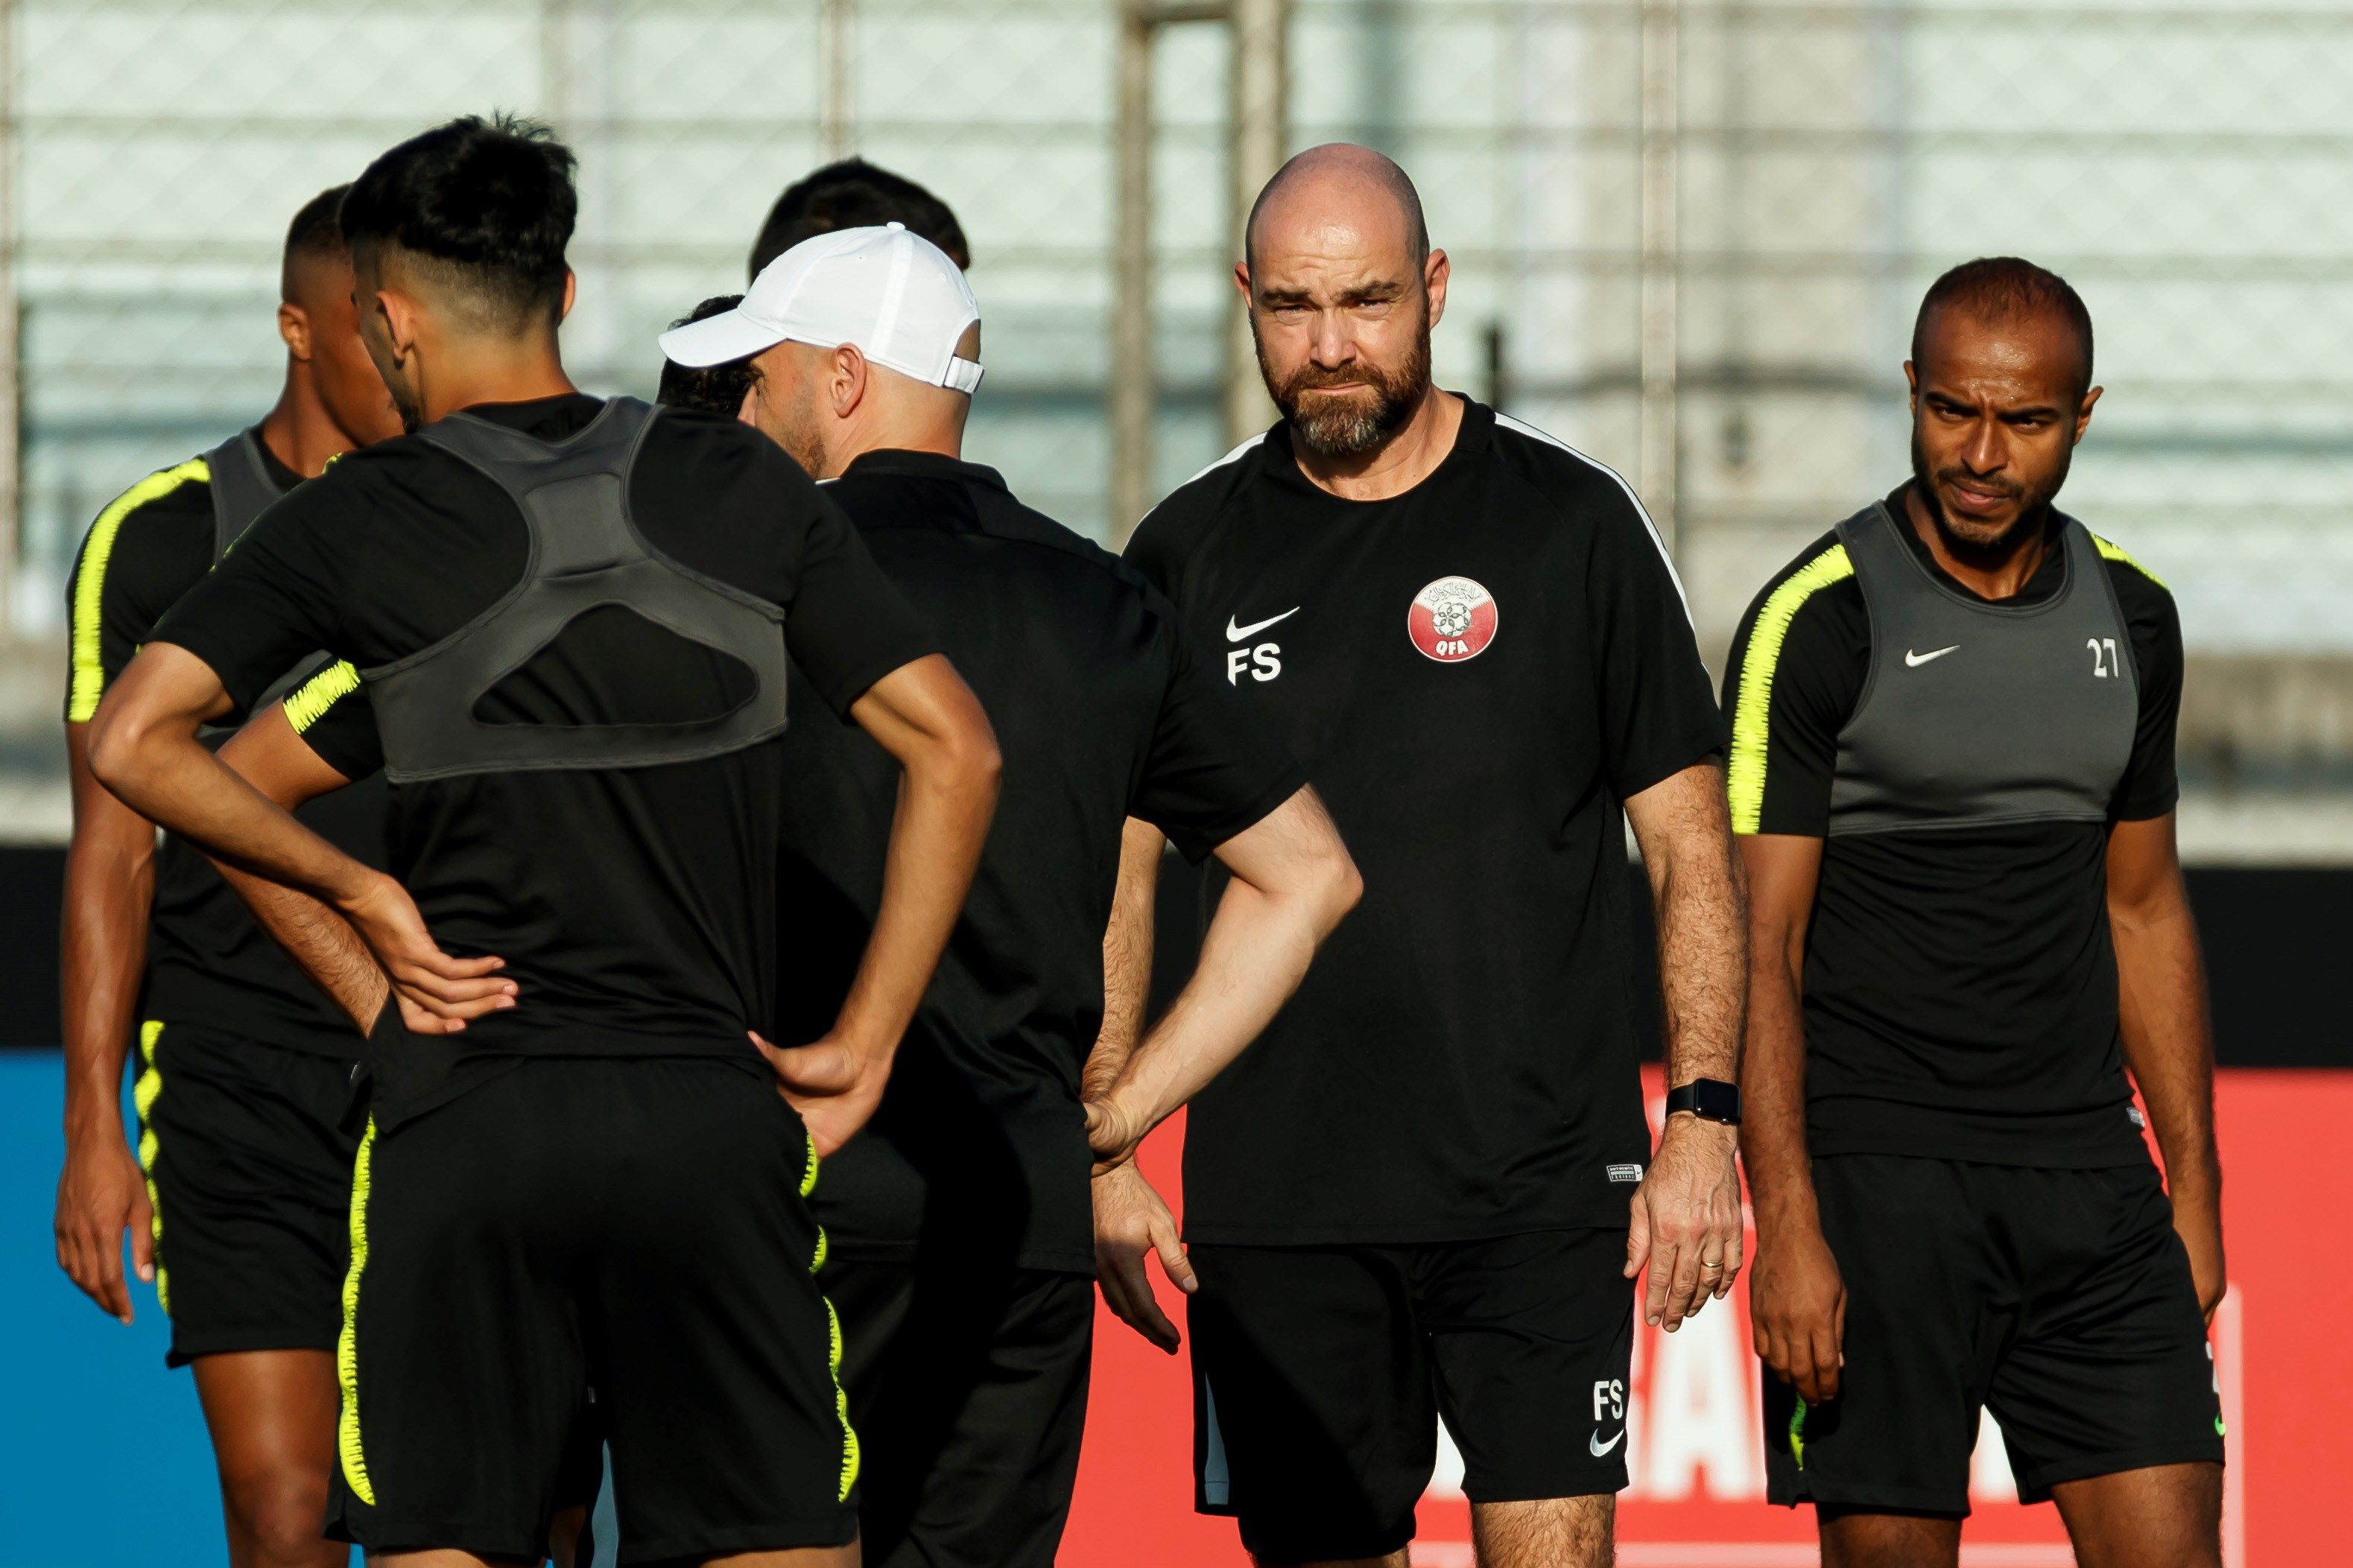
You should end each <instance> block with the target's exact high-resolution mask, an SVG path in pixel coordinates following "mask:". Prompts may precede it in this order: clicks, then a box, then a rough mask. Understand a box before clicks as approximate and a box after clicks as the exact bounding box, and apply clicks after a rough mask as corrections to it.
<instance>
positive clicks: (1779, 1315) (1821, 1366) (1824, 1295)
mask: <svg viewBox="0 0 2353 1568" xmlns="http://www.w3.org/2000/svg"><path fill="white" fill-rule="evenodd" d="M1748 1321H1749V1326H1750V1328H1751V1330H1752V1331H1754V1333H1755V1335H1756V1341H1757V1359H1758V1360H1760V1361H1762V1362H1763V1363H1765V1364H1766V1366H1767V1368H1769V1369H1770V1370H1771V1371H1772V1373H1773V1375H1774V1376H1776V1377H1778V1378H1779V1379H1780V1380H1781V1381H1782V1382H1784V1383H1786V1384H1789V1385H1790V1386H1791V1387H1793V1388H1795V1389H1796V1390H1797V1391H1798V1393H1799V1395H1800V1396H1801V1397H1802V1398H1803V1399H1804V1400H1805V1402H1806V1403H1807V1404H1809V1405H1820V1404H1821V1403H1822V1402H1823V1401H1825V1400H1831V1399H1836V1398H1837V1397H1838V1392H1839V1373H1840V1371H1841V1368H1843V1367H1844V1366H1845V1365H1846V1349H1845V1347H1846V1280H1845V1279H1843V1278H1841V1276H1840V1274H1839V1266H1838V1258H1836V1257H1835V1256H1834V1255H1833V1254H1832V1253H1831V1247H1830V1243H1829V1242H1827V1241H1825V1240H1823V1239H1822V1229H1821V1226H1820V1225H1819V1224H1817V1223H1815V1222H1813V1221H1811V1220H1792V1221H1788V1222H1787V1223H1785V1224H1782V1225H1778V1226H1773V1227H1771V1228H1770V1229H1767V1230H1760V1231H1759V1232H1758V1233H1757V1267H1756V1268H1755V1270H1754V1271H1752V1272H1751V1273H1750V1274H1749V1276H1748Z"/></svg>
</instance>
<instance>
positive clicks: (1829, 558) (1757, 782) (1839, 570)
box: [1725, 544, 1854, 833]
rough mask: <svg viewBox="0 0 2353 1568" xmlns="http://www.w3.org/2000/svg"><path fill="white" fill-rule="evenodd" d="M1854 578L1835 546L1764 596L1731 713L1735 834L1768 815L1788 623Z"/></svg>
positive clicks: (1729, 772)
mask: <svg viewBox="0 0 2353 1568" xmlns="http://www.w3.org/2000/svg"><path fill="white" fill-rule="evenodd" d="M1853 575H1854V563H1853V562H1852V561H1850V560H1848V559H1847V553H1846V546H1845V545H1843V544H1833V545H1831V547H1830V548H1829V549H1828V550H1825V551H1823V552H1821V553H1820V555H1817V556H1815V557H1814V558H1813V559H1812V560H1811V561H1809V562H1807V563H1805V564H1804V565H1803V566H1800V567H1799V568H1798V569H1797V570H1796V571H1795V572H1792V573H1790V574H1789V575H1788V577H1787V578H1785V579H1783V580H1782V583H1781V585H1780V586H1779V587H1778V588H1776V589H1774V590H1773V591H1772V592H1771V593H1770V594H1768V595H1766V596H1765V606H1764V608H1762V609H1760V610H1758V611H1757V624H1756V626H1753V627H1751V628H1750V629H1749V633H1748V648H1747V651H1746V654H1744V655H1743V656H1742V658H1741V660H1740V700H1739V702H1738V704H1737V705H1736V707H1735V708H1734V709H1733V711H1732V759H1731V762H1730V763H1728V764H1727V765H1726V767H1725V790H1726V791H1727V792H1729V794H1730V795H1731V797H1732V831H1733V832H1735V833H1754V832H1756V831H1757V824H1758V823H1760V822H1762V821H1763V820H1764V816H1765V745H1766V739H1767V735H1766V731H1767V729H1768V728H1769V727H1770V724H1771V721H1772V714H1773V671H1774V670H1775V668H1778V666H1779V664H1780V662H1781V643H1782V641H1783V639H1785V638H1786V637H1788V635H1789V623H1790V622H1791V621H1794V620H1796V619H1797V618H1798V611H1799V607H1801V606H1802V605H1804V604H1805V602H1806V601H1807V600H1808V599H1810V598H1812V597H1813V596H1814V595H1816V594H1818V593H1820V591H1821V590H1822V589H1824V588H1827V587H1829V586H1830V585H1831V584H1833V583H1838V582H1843V581H1844V580H1845V579H1847V578H1849V577H1852V576H1853Z"/></svg>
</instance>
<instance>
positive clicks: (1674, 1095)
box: [1667, 1078, 1740, 1127]
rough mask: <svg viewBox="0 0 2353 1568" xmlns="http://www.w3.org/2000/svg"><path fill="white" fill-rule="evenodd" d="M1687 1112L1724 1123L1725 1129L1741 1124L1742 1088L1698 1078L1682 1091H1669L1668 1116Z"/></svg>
mask: <svg viewBox="0 0 2353 1568" xmlns="http://www.w3.org/2000/svg"><path fill="white" fill-rule="evenodd" d="M1678 1110H1688V1111H1690V1112H1691V1113H1692V1114H1693V1115H1694V1116H1696V1117H1699V1118H1701V1119H1702V1120H1703V1121H1721V1122H1723V1123H1724V1124H1725V1126H1726V1127H1737V1126H1739V1125H1740V1086H1739V1085H1738V1084H1734V1083H1726V1082H1725V1081H1724V1080H1723V1079H1715V1078H1695V1079H1692V1080H1691V1082H1689V1083H1687V1084H1684V1085H1683V1087H1682V1088H1680V1089H1669V1090H1667V1114H1668V1115H1669V1116H1672V1115H1673V1114H1674V1113H1675V1112H1676V1111H1678Z"/></svg>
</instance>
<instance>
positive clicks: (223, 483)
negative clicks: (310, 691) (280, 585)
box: [205, 430, 328, 741]
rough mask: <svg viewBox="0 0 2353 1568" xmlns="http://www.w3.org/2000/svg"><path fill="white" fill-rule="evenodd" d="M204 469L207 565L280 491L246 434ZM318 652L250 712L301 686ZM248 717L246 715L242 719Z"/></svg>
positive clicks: (320, 659)
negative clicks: (208, 497) (208, 506)
mask: <svg viewBox="0 0 2353 1568" xmlns="http://www.w3.org/2000/svg"><path fill="white" fill-rule="evenodd" d="M205 469H206V477H207V479H208V480H209V482H210V484H211V486H212V493H213V564H214V565H216V566H217V565H219V564H220V563H221V558H222V557H223V556H225V555H227V553H228V552H229V546H230V545H232V544H235V543H236V542H237V536H238V535H239V534H241V533H243V532H244V531H246V530H247V529H248V528H251V527H252V526H253V521H254V519H256V518H258V517H259V516H260V515H261V514H262V513H263V512H265V511H268V510H269V509H270V508H271V507H272V506H274V505H276V504H277V502H278V500H279V498H280V496H282V495H283V494H284V493H285V492H284V491H283V490H280V489H279V488H278V485H277V481H275V480H274V479H271V478H270V477H269V466H268V465H267V464H265V463H264V462H263V461H262V460H261V446H260V443H259V441H258V440H257V439H256V438H255V437H254V434H253V432H252V431H251V430H240V431H238V432H237V434H236V435H234V436H232V437H229V438H228V439H227V440H226V441H223V442H222V443H221V444H220V445H219V446H217V447H214V448H213V449H212V450H211V451H209V452H206V454H205ZM327 663H328V657H327V655H326V654H325V653H324V652H319V653H313V654H311V656H310V657H309V658H305V659H303V660H302V661H301V663H300V664H297V665H296V666H295V667H294V668H291V669H290V670H288V671H287V672H286V673H285V674H284V675H281V676H280V677H279V678H278V679H276V680H273V681H271V682H270V683H269V688H268V689H266V690H264V691H263V692H262V694H261V696H260V699H259V700H257V701H256V702H255V703H254V705H253V712H255V713H266V712H268V711H269V707H270V705H271V704H272V703H275V702H278V701H280V700H284V698H285V696H286V694H287V693H288V692H290V691H292V690H293V689H295V688H296V687H299V686H301V684H302V683H303V682H304V681H306V680H308V679H311V677H312V676H314V675H316V674H318V673H319V671H320V670H321V669H322V668H325V667H326V665H327ZM248 717H250V715H248ZM236 730H237V726H236V725H235V724H227V723H224V724H218V725H208V726H206V731H205V733H206V738H207V739H213V740H224V741H225V740H227V738H228V737H229V736H230V735H231V734H233V733H235V732H236Z"/></svg>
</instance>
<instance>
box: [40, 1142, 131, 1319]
mask: <svg viewBox="0 0 2353 1568" xmlns="http://www.w3.org/2000/svg"><path fill="white" fill-rule="evenodd" d="M154 1224H155V1216H154V1211H153V1209H152V1208H151V1207H150V1206H149V1205H148V1201H147V1180H146V1177H145V1175H144V1173H142V1172H141V1170H140V1169H139V1162H138V1161H137V1160H135V1159H133V1158H132V1154H131V1149H130V1146H129V1145H127V1144H126V1143H124V1142H123V1141H122V1137H121V1131H120V1129H116V1130H114V1131H111V1132H109V1133H105V1134H101V1133H100V1132H98V1131H95V1130H93V1131H91V1132H90V1133H89V1134H87V1135H84V1136H79V1137H70V1138H69V1139H68V1140H67V1142H66V1163H65V1169H64V1171H63V1172H62V1173H60V1174H59V1175H58V1214H57V1237H58V1268H63V1269H64V1270H65V1271H66V1275H67V1278H69V1279H71V1280H72V1281H73V1282H74V1283H75V1284H76V1285H78V1286H79V1287H80V1288H81V1291H82V1294H84V1295H86V1296H88V1297H89V1298H90V1300H93V1301H95V1302H97V1303H98V1304H99V1306H100V1308H101V1309H103V1310H105V1312H106V1313H107V1315H108V1316H110V1317H112V1318H115V1319H117V1320H119V1321H122V1322H125V1323H128V1322H129V1321H131V1316H132V1313H131V1289H130V1286H129V1285H128V1284H127V1283H126V1282H125V1281H124V1279H123V1277H122V1233H123V1231H124V1230H126V1229H127V1230H129V1231H130V1232H131V1262H132V1268H133V1269H134V1270H135V1271H136V1272H137V1274H138V1276H139V1278H140V1279H154V1278H155V1230H154Z"/></svg>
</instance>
